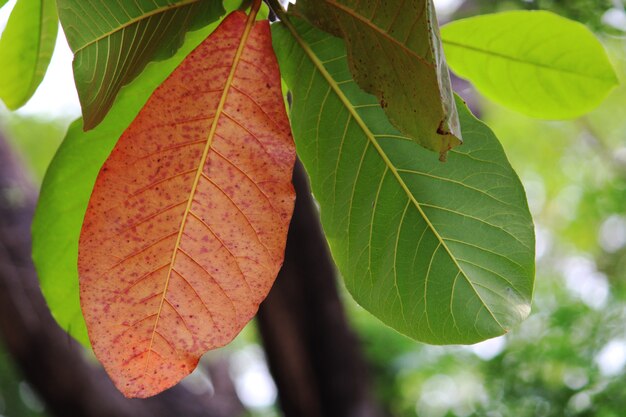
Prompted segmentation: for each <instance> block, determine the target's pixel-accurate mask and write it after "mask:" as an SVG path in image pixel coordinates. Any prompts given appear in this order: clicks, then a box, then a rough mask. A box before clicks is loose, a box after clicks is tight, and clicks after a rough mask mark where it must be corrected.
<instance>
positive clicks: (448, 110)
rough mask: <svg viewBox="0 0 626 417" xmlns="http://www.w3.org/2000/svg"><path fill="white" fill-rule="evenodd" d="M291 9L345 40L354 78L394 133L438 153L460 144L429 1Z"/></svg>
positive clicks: (343, 1)
mask: <svg viewBox="0 0 626 417" xmlns="http://www.w3.org/2000/svg"><path fill="white" fill-rule="evenodd" d="M295 10H296V11H295V13H297V14H302V15H304V16H305V17H306V18H307V19H309V20H310V21H311V22H313V23H314V24H315V25H317V26H318V27H320V28H321V29H324V30H326V31H329V32H331V33H333V34H335V35H338V36H341V37H343V38H344V39H345V41H346V45H347V50H348V62H349V63H350V69H351V70H352V74H353V76H354V79H355V80H356V82H357V83H358V84H359V86H361V88H363V89H364V90H365V91H367V92H369V93H372V94H374V95H376V96H377V97H378V99H379V102H380V105H381V106H382V107H383V108H384V109H385V112H386V113H387V116H388V117H389V120H391V122H392V123H393V124H394V125H395V126H396V127H397V128H398V129H400V130H401V131H402V132H404V133H405V134H406V135H407V136H409V137H411V138H413V139H414V140H415V141H417V142H418V143H420V144H421V145H423V146H424V147H426V148H428V149H431V150H434V151H436V152H440V153H442V154H445V152H446V151H448V150H449V149H451V148H453V147H454V146H456V145H458V144H459V143H460V141H459V139H460V137H461V136H460V134H461V132H460V128H459V120H458V114H457V110H456V107H455V103H454V97H453V94H452V88H451V86H450V74H449V73H448V67H447V66H446V63H445V59H444V55H443V51H442V48H441V41H440V39H439V26H438V24H437V17H436V16H435V9H434V6H433V3H432V0H397V1H383V2H381V1H380V0H363V1H354V0H323V1H321V0H298V2H297V3H296V9H295Z"/></svg>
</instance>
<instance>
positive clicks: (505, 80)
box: [441, 11, 617, 119]
mask: <svg viewBox="0 0 626 417" xmlns="http://www.w3.org/2000/svg"><path fill="white" fill-rule="evenodd" d="M441 33H442V36H443V42H444V47H445V51H446V55H447V57H448V60H449V62H450V67H451V68H452V69H453V70H454V71H455V72H456V73H457V74H459V76H461V77H464V78H467V79H468V80H470V81H471V82H472V83H473V84H474V85H475V86H476V88H477V89H478V90H479V91H480V92H481V93H483V94H484V95H485V96H487V97H489V98H491V99H492V100H494V101H497V102H498V103H501V104H503V105H505V106H508V107H510V108H512V109H514V110H517V111H519V112H521V113H524V114H526V115H528V116H531V117H537V118H542V119H571V118H575V117H578V116H581V115H583V114H585V113H587V112H589V111H591V110H593V109H594V108H595V107H596V106H598V105H599V104H600V103H601V102H602V101H603V100H604V98H605V97H606V95H607V94H608V92H609V91H610V90H611V89H612V88H613V87H614V86H615V85H617V77H616V75H615V71H614V70H613V68H612V66H611V63H610V62H609V60H608V57H607V55H606V52H605V51H604V48H603V47H602V44H600V42H599V41H598V40H597V39H596V38H595V36H594V35H593V34H592V33H591V31H590V30H589V29H587V28H586V27H585V26H584V25H582V24H581V23H578V22H573V21H571V20H569V19H566V18H564V17H560V16H558V15H556V14H554V13H550V12H546V11H512V12H506V13H496V14H490V15H483V16H476V17H471V18H468V19H462V20H458V21H456V22H452V23H450V24H447V25H445V26H444V27H443V28H442V29H441Z"/></svg>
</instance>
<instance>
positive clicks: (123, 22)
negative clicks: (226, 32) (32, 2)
mask: <svg viewBox="0 0 626 417" xmlns="http://www.w3.org/2000/svg"><path fill="white" fill-rule="evenodd" d="M57 4H58V9H59V18H60V20H61V24H62V25H63V29H64V31H65V35H66V36H67V41H68V43H69V45H70V48H71V49H72V51H73V52H74V80H75V82H76V89H77V90H78V97H79V99H80V103H81V107H82V110H83V119H84V126H85V130H87V129H91V128H93V127H95V126H96V125H97V124H98V123H100V122H101V121H102V119H103V118H104V116H105V115H106V114H107V112H108V111H109V109H110V108H111V106H112V105H113V102H114V100H115V97H116V96H117V93H118V92H119V90H120V88H121V87H122V86H124V85H126V84H128V83H129V82H130V81H132V80H133V79H134V78H135V77H136V76H137V75H138V74H139V73H140V72H141V71H142V70H143V68H144V67H145V66H146V64H147V63H148V62H150V61H152V60H156V59H164V58H168V57H170V56H172V55H173V54H174V53H175V52H176V50H177V49H178V47H179V46H180V45H181V44H182V42H183V39H184V36H185V33H186V32H187V31H188V30H192V29H197V28H200V27H202V26H205V25H207V24H209V23H211V22H213V21H214V20H216V19H217V18H218V17H219V16H220V15H221V14H222V13H223V11H224V10H223V8H222V2H221V1H214V0H211V1H202V0H155V1H150V2H137V1H135V0H120V1H115V2H111V1H108V0H89V1H85V0H57Z"/></svg>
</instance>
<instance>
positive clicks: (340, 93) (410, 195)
mask: <svg viewBox="0 0 626 417" xmlns="http://www.w3.org/2000/svg"><path fill="white" fill-rule="evenodd" d="M281 14H282V13H281ZM279 17H280V18H281V22H283V23H284V24H285V26H286V27H287V28H288V29H289V31H290V32H291V34H292V36H293V37H294V39H295V40H296V42H298V44H299V45H300V47H301V48H302V50H303V51H304V52H305V53H306V54H307V55H308V57H309V59H311V61H312V62H313V64H314V65H315V67H316V68H317V70H318V71H319V72H320V73H321V74H322V76H323V77H324V78H325V79H326V81H327V82H328V84H329V85H330V87H331V88H332V89H333V91H334V92H335V94H337V96H338V97H339V99H340V100H341V102H342V103H343V104H344V106H345V107H346V108H347V109H348V111H349V112H350V114H351V116H352V118H353V119H354V120H355V121H356V122H357V124H358V125H359V127H360V128H361V130H363V133H365V135H366V136H367V138H368V139H369V141H370V143H371V144H372V145H373V146H374V148H375V149H376V151H377V152H378V153H379V155H380V156H381V158H382V159H383V161H384V162H385V165H386V166H387V168H388V169H389V170H390V171H391V172H392V173H393V175H394V177H395V178H396V180H397V181H398V183H399V184H400V186H401V187H402V189H403V190H404V192H405V193H406V195H407V197H408V198H409V200H410V201H411V202H412V203H413V205H414V206H415V208H417V210H418V211H419V213H420V215H421V216H422V218H423V219H424V221H425V222H426V224H427V225H428V228H430V230H431V231H432V232H433V234H434V235H435V236H436V238H437V240H439V242H440V244H441V246H443V247H444V249H445V250H446V252H447V253H448V256H450V259H451V260H452V262H453V263H454V265H455V266H456V267H457V269H458V270H459V271H460V272H461V275H462V276H463V277H464V278H465V280H466V281H467V283H468V284H469V286H470V287H471V288H472V290H473V291H474V293H475V294H476V296H477V297H478V299H479V300H480V302H481V303H482V305H483V307H484V308H485V309H486V310H487V311H488V312H489V315H490V316H491V317H492V318H493V320H494V321H495V322H496V323H497V325H498V326H500V328H501V329H503V330H504V331H506V330H507V329H506V328H505V327H504V326H503V325H502V324H501V323H500V322H499V321H498V319H497V318H496V317H495V315H494V313H493V312H492V311H491V310H490V309H489V307H488V306H487V303H485V301H484V300H483V299H482V297H481V296H480V294H479V293H478V291H477V290H476V288H475V287H474V284H473V283H472V281H471V280H470V279H469V277H468V276H467V275H466V273H465V270H464V269H463V268H461V266H460V265H459V263H458V262H457V260H456V258H455V257H454V255H453V254H452V252H451V250H450V248H449V247H448V245H447V244H446V242H445V240H444V239H443V237H442V236H441V235H440V234H439V233H438V232H437V230H436V229H435V227H434V225H433V224H432V223H431V221H430V219H429V218H428V216H426V213H425V212H424V211H423V210H422V207H421V205H420V204H419V202H417V200H416V199H415V196H413V193H411V191H410V190H409V188H408V186H407V185H406V183H405V182H404V180H403V179H402V177H401V176H400V174H399V172H398V170H397V169H396V167H395V165H393V163H392V162H391V160H390V159H389V157H388V156H387V154H386V153H385V151H384V150H383V149H382V147H381V146H380V144H379V143H378V141H377V140H376V137H375V136H374V134H373V133H372V132H371V131H370V129H369V128H368V127H367V125H366V124H365V122H364V121H363V119H361V116H360V115H359V114H358V113H357V112H356V111H355V110H354V108H353V106H352V103H351V102H350V100H349V99H348V97H346V96H345V94H344V93H343V91H342V90H341V88H340V87H339V85H338V84H337V83H336V82H335V80H334V79H333V77H332V76H331V75H330V74H329V73H328V71H327V70H326V67H324V65H323V64H322V62H321V61H320V60H319V59H318V58H317V56H316V54H315V52H313V50H312V49H311V48H310V47H309V46H308V45H307V44H306V42H305V41H304V40H303V39H302V38H300V36H299V34H298V31H297V30H296V28H295V27H294V26H293V24H292V23H291V22H290V21H289V19H288V18H287V17H286V16H284V15H283V16H279Z"/></svg>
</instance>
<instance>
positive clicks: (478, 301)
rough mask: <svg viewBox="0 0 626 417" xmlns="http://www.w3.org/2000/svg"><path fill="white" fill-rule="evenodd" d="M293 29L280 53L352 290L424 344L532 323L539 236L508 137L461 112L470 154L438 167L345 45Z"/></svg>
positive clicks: (335, 249)
mask: <svg viewBox="0 0 626 417" xmlns="http://www.w3.org/2000/svg"><path fill="white" fill-rule="evenodd" d="M292 21H293V24H292V23H289V20H287V21H285V24H284V25H283V24H281V25H274V26H273V38H274V47H275V50H276V51H277V55H278V58H279V63H280V65H281V73H282V74H283V77H284V78H285V80H286V82H287V85H288V86H289V88H290V90H291V92H292V94H293V107H292V110H291V120H292V127H293V133H294V138H295V140H296V145H297V149H298V155H299V156H300V158H301V159H302V161H303V162H304V164H305V167H306V169H307V171H308V173H309V175H310V178H311V184H312V188H313V192H314V194H315V197H316V198H317V200H318V201H319V204H320V207H321V216H322V223H323V226H324V230H325V232H326V236H327V238H328V241H329V243H330V247H331V250H332V253H333V257H334V259H335V261H336V263H337V265H338V267H339V270H340V272H341V274H342V275H343V278H344V280H345V282H346V286H347V288H348V290H349V291H350V292H351V293H352V295H353V296H354V298H355V299H356V301H357V302H358V303H360V304H361V305H362V306H363V307H365V308H366V309H367V310H369V311H370V312H372V313H373V314H374V315H375V316H377V317H378V318H380V319H381V320H382V321H383V322H385V323H387V324H388V325H390V326H392V327H393V328H395V329H397V330H398V331H400V332H402V333H404V334H406V335H408V336H411V337H413V338H415V339H417V340H420V341H425V342H429V343H435V344H445V343H473V342H477V341H480V340H483V339H486V338H489V337H494V336H497V335H500V334H503V333H505V332H507V331H508V330H509V329H510V328H511V327H512V326H514V325H515V324H516V323H518V322H519V321H521V320H523V319H524V318H525V317H526V316H527V315H528V313H529V311H530V300H531V296H532V291H533V282H534V232H533V223H532V219H531V216H530V213H529V211H528V206H527V203H526V197H525V194H524V190H523V188H522V185H521V183H520V181H519V179H518V177H517V175H516V174H515V172H514V171H513V169H512V168H511V166H510V165H509V162H508V161H507V158H506V156H505V154H504V152H503V150H502V147H501V146H500V144H499V142H498V141H497V139H496V137H495V136H494V135H493V133H492V132H491V131H490V130H489V129H488V128H487V127H486V126H485V125H484V124H482V123H481V122H480V121H478V120H477V119H475V118H474V117H473V116H472V115H471V114H470V113H469V111H468V110H467V108H466V107H465V105H464V104H463V103H462V101H458V102H457V105H458V106H459V108H460V119H461V123H462V126H463V136H464V137H465V144H464V145H463V146H461V147H459V148H457V149H455V150H453V151H451V152H450V154H449V161H448V163H445V164H444V163H440V162H438V161H437V159H436V158H433V155H432V154H431V153H429V152H428V151H426V150H425V149H423V148H422V147H420V146H419V145H417V144H416V143H415V142H414V141H412V140H410V139H408V138H407V137H406V136H403V135H402V134H401V133H400V132H399V131H398V130H396V129H395V128H394V127H393V126H392V125H391V124H390V123H389V121H388V120H387V118H386V117H385V114H384V112H383V111H382V109H381V108H380V106H379V105H378V101H377V99H376V97H374V96H371V95H369V94H366V93H364V92H363V91H362V90H361V89H360V88H359V87H358V86H357V85H356V84H355V83H354V82H353V81H352V78H351V75H350V71H349V69H348V64H347V62H346V59H345V58H344V55H345V48H344V46H343V42H342V41H341V40H339V39H337V38H334V37H332V36H329V35H328V34H325V33H323V32H321V31H319V30H317V29H315V28H313V27H312V26H310V25H308V24H307V23H306V22H305V21H302V20H296V19H293V20H292Z"/></svg>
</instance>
